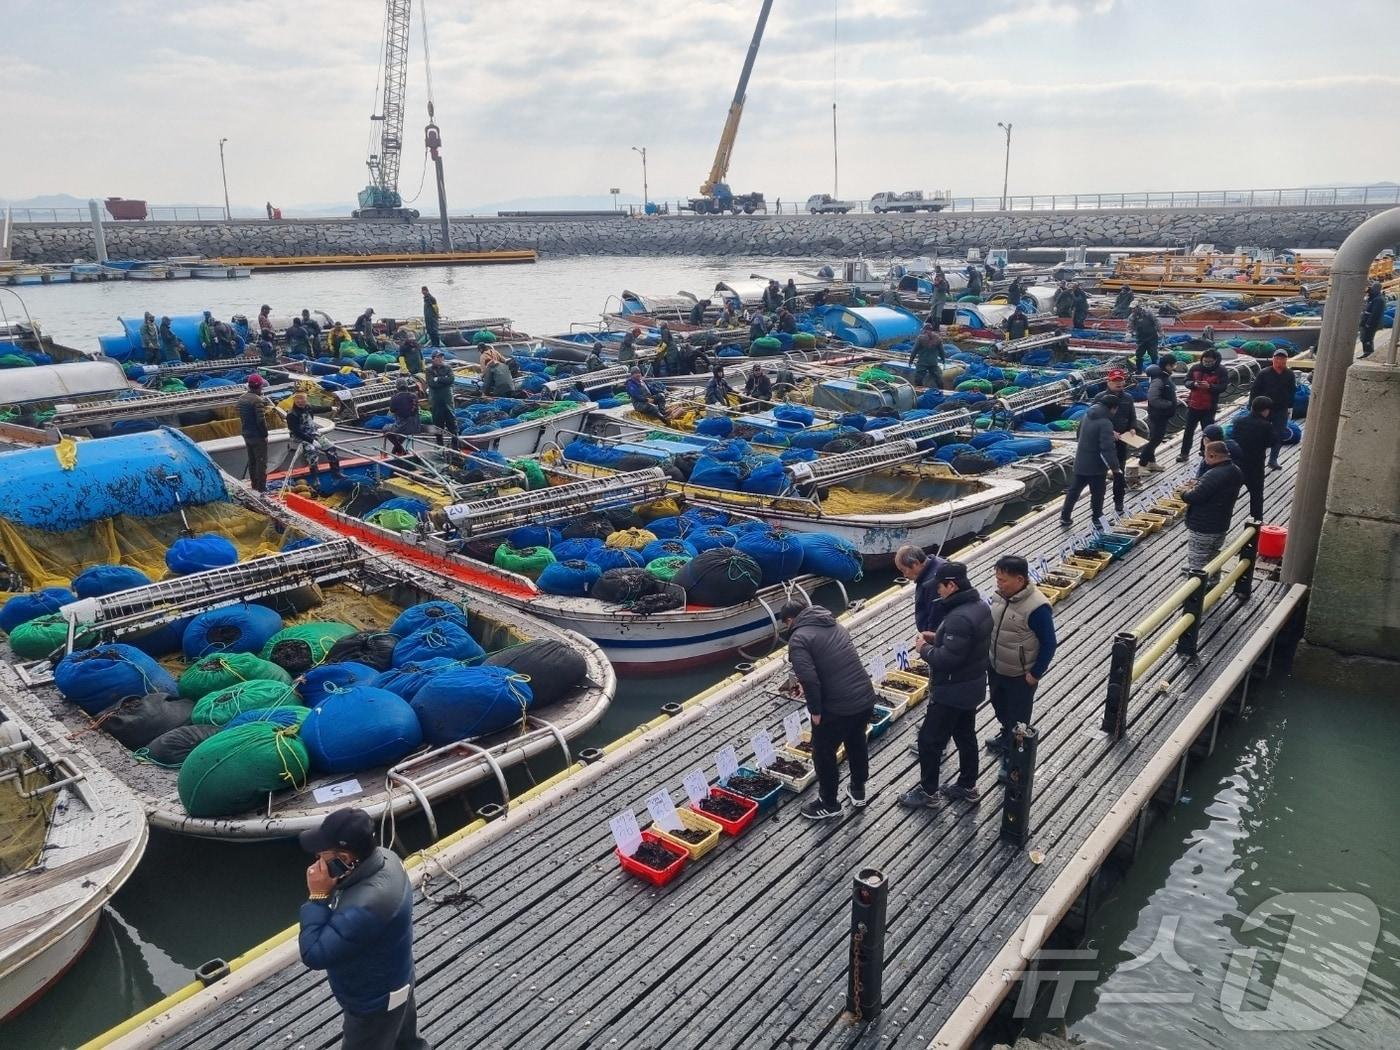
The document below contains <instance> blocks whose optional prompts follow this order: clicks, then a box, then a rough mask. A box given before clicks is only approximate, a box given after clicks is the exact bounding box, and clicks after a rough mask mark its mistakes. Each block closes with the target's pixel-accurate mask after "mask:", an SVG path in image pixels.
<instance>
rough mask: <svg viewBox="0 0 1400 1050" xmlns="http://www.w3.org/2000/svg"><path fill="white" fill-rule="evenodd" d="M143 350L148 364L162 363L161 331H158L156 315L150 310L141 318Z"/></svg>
mask: <svg viewBox="0 0 1400 1050" xmlns="http://www.w3.org/2000/svg"><path fill="white" fill-rule="evenodd" d="M141 351H142V353H143V354H144V355H145V357H146V364H148V365H158V364H160V333H159V332H157V331H156V315H155V314H153V313H151V312H150V311H149V310H147V311H146V313H145V315H144V316H143V317H142V318H141Z"/></svg>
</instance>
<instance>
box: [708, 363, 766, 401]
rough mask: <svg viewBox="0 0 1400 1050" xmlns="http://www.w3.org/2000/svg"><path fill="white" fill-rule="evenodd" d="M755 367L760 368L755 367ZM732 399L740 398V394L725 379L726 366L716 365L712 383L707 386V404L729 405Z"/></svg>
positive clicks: (711, 377) (711, 379)
mask: <svg viewBox="0 0 1400 1050" xmlns="http://www.w3.org/2000/svg"><path fill="white" fill-rule="evenodd" d="M754 367H755V368H757V367H758V366H757V365H754ZM731 397H738V394H736V393H735V392H734V388H733V387H732V386H730V385H729V380H727V379H725V378H724V366H723V365H715V368H714V371H713V372H712V373H711V374H710V381H709V382H708V383H706V384H705V404H707V405H727V404H729V399H730V398H731Z"/></svg>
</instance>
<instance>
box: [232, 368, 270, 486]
mask: <svg viewBox="0 0 1400 1050" xmlns="http://www.w3.org/2000/svg"><path fill="white" fill-rule="evenodd" d="M266 386H267V380H266V379H264V378H263V377H262V376H260V375H258V373H256V372H254V373H253V374H252V375H250V376H249V377H248V389H247V390H246V391H245V392H244V393H243V396H242V397H240V398H239V399H238V425H239V429H240V430H241V431H242V432H243V446H244V448H246V449H247V454H248V483H249V484H250V485H252V486H253V488H255V489H256V490H257V491H259V492H266V491H267V419H266V417H265V415H264V413H266V411H267V401H266V400H265V399H264V398H263V393H262V392H263V389H264V388H265V387H266Z"/></svg>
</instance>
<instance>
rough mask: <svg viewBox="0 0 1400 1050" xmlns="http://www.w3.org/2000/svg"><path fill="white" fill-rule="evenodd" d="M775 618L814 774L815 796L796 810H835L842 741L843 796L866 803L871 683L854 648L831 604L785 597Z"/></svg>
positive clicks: (829, 813) (824, 815) (825, 815)
mask: <svg viewBox="0 0 1400 1050" xmlns="http://www.w3.org/2000/svg"><path fill="white" fill-rule="evenodd" d="M778 621H779V622H780V623H781V624H782V625H783V628H784V629H785V630H786V631H787V632H788V662H789V663H791V664H792V673H793V675H794V677H796V678H797V683H798V685H799V686H800V687H801V689H802V698H803V699H804V700H805V701H806V703H807V713H808V714H810V715H811V716H812V768H813V769H814V770H815V771H816V774H817V798H816V799H815V800H813V801H812V802H809V803H807V805H805V806H803V807H802V809H801V810H800V812H801V814H802V815H803V816H804V817H806V818H807V819H808V820H829V819H831V818H834V817H839V816H840V815H841V799H840V798H839V797H838V796H837V793H836V792H837V788H838V786H839V782H840V773H839V771H838V769H837V763H836V752H837V749H838V748H839V747H840V746H841V745H842V744H845V745H846V761H847V762H849V763H850V770H851V783H850V786H849V787H848V788H847V789H846V797H847V798H848V799H850V800H851V805H852V806H854V807H855V808H856V809H863V808H864V807H865V803H866V797H865V782H866V780H867V779H868V778H869V776H870V756H869V752H868V751H867V749H866V738H865V729H866V726H867V725H869V724H870V716H871V714H872V713H874V710H875V701H876V696H875V686H874V684H873V683H872V682H871V681H870V675H869V673H868V672H867V671H866V669H865V665H864V664H862V663H861V659H860V653H859V652H858V651H857V650H856V644H855V642H854V641H853V640H852V639H851V633H850V632H849V631H847V630H846V628H845V627H844V626H842V625H841V624H840V623H839V622H838V621H837V619H836V617H835V616H833V615H832V614H831V610H829V609H825V608H823V607H822V606H820V605H809V604H808V603H806V602H801V601H790V602H786V603H785V604H784V605H783V607H782V608H781V609H779V610H778Z"/></svg>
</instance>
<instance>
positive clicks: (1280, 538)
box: [1259, 525, 1288, 561]
mask: <svg viewBox="0 0 1400 1050" xmlns="http://www.w3.org/2000/svg"><path fill="white" fill-rule="evenodd" d="M1287 543H1288V526H1286V525H1264V526H1262V527H1261V528H1260V529H1259V557H1261V558H1271V559H1273V560H1275V561H1277V560H1278V559H1279V558H1282V557H1283V548H1284V547H1285V546H1286V545H1287Z"/></svg>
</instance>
